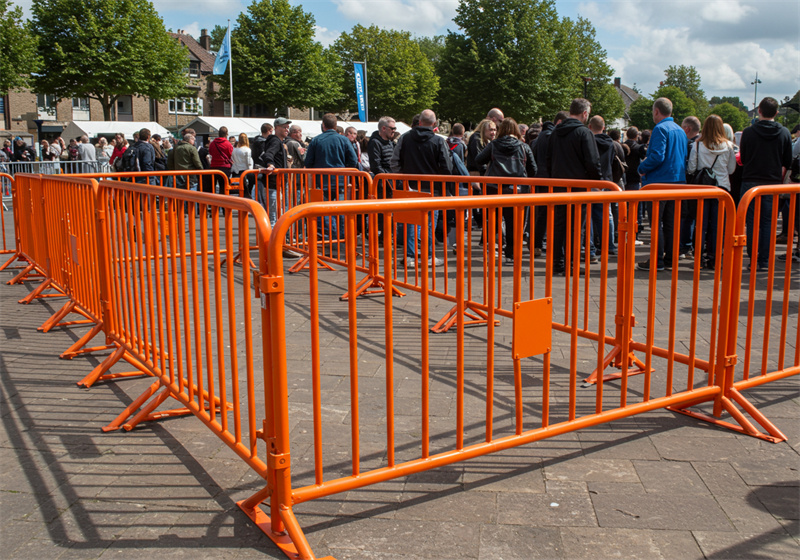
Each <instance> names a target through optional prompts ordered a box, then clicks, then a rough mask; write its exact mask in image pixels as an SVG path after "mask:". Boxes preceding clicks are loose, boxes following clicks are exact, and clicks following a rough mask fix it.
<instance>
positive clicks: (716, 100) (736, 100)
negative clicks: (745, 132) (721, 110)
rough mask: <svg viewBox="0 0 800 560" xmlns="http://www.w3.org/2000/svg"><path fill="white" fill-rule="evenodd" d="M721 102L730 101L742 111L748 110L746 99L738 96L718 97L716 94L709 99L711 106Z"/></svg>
mask: <svg viewBox="0 0 800 560" xmlns="http://www.w3.org/2000/svg"><path fill="white" fill-rule="evenodd" d="M721 103H730V104H731V105H733V106H734V107H738V108H739V109H741V110H742V111H745V112H746V111H747V105H745V104H744V101H742V100H741V99H739V98H738V97H718V96H716V95H715V96H714V97H712V98H711V99H709V100H708V104H709V105H710V106H711V107H714V106H716V105H719V104H721Z"/></svg>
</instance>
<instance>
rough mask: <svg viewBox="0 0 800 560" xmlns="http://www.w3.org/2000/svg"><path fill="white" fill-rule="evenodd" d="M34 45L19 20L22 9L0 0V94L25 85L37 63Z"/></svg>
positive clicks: (32, 37) (7, 0) (37, 58)
mask: <svg viewBox="0 0 800 560" xmlns="http://www.w3.org/2000/svg"><path fill="white" fill-rule="evenodd" d="M36 44H37V40H36V37H35V36H33V35H32V34H31V33H30V32H29V31H28V29H27V28H26V27H25V25H24V24H23V22H22V8H20V7H19V6H17V7H14V5H13V4H12V3H11V1H10V0H0V95H5V94H7V93H8V92H9V91H11V90H14V89H19V88H23V87H27V86H28V84H29V81H30V80H29V78H30V74H31V73H32V72H34V71H36V70H37V69H38V67H39V64H40V62H41V61H40V59H39V56H38V54H37V51H36Z"/></svg>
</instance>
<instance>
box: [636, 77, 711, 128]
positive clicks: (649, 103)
mask: <svg viewBox="0 0 800 560" xmlns="http://www.w3.org/2000/svg"><path fill="white" fill-rule="evenodd" d="M659 97H666V98H667V99H669V100H670V101H672V119H673V120H674V121H675V122H676V123H677V124H681V123H682V122H683V119H685V118H686V117H689V116H697V108H696V107H695V105H694V102H693V101H692V100H691V99H689V98H688V97H686V94H685V93H683V91H682V90H680V89H678V88H677V87H675V86H661V87H660V88H658V89H657V90H656V91H655V93H653V96H652V97H644V96H642V97H640V98H639V99H637V100H636V101H634V102H633V103H632V104H631V107H630V109H628V115H629V116H630V117H631V125H633V126H635V127H637V128H639V129H640V130H643V129H646V128H653V126H655V123H654V122H653V102H654V101H655V100H656V99H658V98H659ZM700 122H702V119H701V121H700Z"/></svg>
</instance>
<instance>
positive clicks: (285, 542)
mask: <svg viewBox="0 0 800 560" xmlns="http://www.w3.org/2000/svg"><path fill="white" fill-rule="evenodd" d="M244 502H245V500H241V501H239V502H236V505H237V506H239V509H241V510H242V511H243V512H245V514H247V517H249V518H250V519H251V520H252V521H253V523H255V524H256V526H257V527H258V528H259V529H261V531H262V532H263V533H264V534H265V535H267V536H268V537H269V538H270V540H271V541H272V542H274V543H275V544H276V545H277V547H278V548H280V549H281V552H283V553H284V554H285V555H286V556H288V557H289V558H301V556H300V553H299V552H298V551H297V547H296V546H295V545H294V543H293V542H292V539H290V538H289V535H288V534H287V533H275V532H274V531H273V530H272V520H271V519H270V518H269V515H267V514H266V513H265V512H264V510H263V509H261V508H260V507H254V508H252V509H250V508H247V507H244V506H243V505H242V504H243V503H244ZM318 560H336V559H335V558H334V557H333V556H325V557H323V558H319V559H318Z"/></svg>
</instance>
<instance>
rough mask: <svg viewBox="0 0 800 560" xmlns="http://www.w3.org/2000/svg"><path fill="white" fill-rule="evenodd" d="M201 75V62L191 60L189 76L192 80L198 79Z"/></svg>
mask: <svg viewBox="0 0 800 560" xmlns="http://www.w3.org/2000/svg"><path fill="white" fill-rule="evenodd" d="M199 75H200V61H198V60H190V61H189V76H191V77H192V78H196V77H198V76H199Z"/></svg>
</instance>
